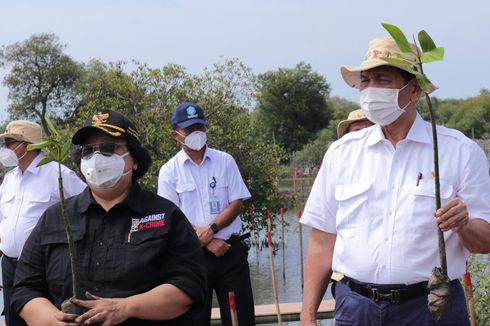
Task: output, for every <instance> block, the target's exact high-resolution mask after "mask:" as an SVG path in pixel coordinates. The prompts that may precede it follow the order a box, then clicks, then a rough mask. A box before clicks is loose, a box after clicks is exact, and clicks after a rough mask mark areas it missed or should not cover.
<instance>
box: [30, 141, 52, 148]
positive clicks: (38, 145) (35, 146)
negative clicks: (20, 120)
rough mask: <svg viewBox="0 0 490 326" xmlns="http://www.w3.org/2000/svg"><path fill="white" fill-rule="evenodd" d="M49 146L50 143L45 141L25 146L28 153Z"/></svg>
mask: <svg viewBox="0 0 490 326" xmlns="http://www.w3.org/2000/svg"><path fill="white" fill-rule="evenodd" d="M49 145H51V142H50V141H49V140H45V141H42V142H40V143H36V144H29V145H27V150H28V151H33V150H36V149H43V148H46V147H48V146H49Z"/></svg>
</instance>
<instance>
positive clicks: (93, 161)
mask: <svg viewBox="0 0 490 326" xmlns="http://www.w3.org/2000/svg"><path fill="white" fill-rule="evenodd" d="M127 155H129V152H126V153H124V154H123V155H118V154H112V155H109V156H107V155H105V154H102V153H101V152H94V153H93V154H92V155H89V156H88V158H82V162H81V164H80V170H82V174H83V175H84V176H85V179H86V180H87V182H88V183H89V184H90V185H92V186H94V187H96V188H111V187H114V186H115V185H116V183H117V182H118V181H119V179H121V178H122V177H123V176H125V175H126V174H128V173H129V172H130V171H131V170H129V171H127V172H124V165H125V162H124V159H123V157H125V156H127Z"/></svg>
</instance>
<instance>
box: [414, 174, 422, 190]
mask: <svg viewBox="0 0 490 326" xmlns="http://www.w3.org/2000/svg"><path fill="white" fill-rule="evenodd" d="M420 180H422V172H419V176H418V177H417V183H416V184H415V186H417V187H418V186H419V182H420Z"/></svg>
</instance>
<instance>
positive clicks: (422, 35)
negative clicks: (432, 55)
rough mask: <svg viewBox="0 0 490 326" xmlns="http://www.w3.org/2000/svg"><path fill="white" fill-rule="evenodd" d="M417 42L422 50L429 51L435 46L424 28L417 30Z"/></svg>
mask: <svg viewBox="0 0 490 326" xmlns="http://www.w3.org/2000/svg"><path fill="white" fill-rule="evenodd" d="M419 43H420V47H421V48H422V52H429V51H432V50H434V49H435V48H436V44H435V43H434V41H433V40H432V38H431V37H430V36H429V34H428V33H427V32H426V31H424V30H421V31H420V32H419Z"/></svg>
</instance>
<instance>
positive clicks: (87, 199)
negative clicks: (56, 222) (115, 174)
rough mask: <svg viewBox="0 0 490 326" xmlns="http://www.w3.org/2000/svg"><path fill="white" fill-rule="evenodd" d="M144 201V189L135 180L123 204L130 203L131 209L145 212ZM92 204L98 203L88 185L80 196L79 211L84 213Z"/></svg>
mask: <svg viewBox="0 0 490 326" xmlns="http://www.w3.org/2000/svg"><path fill="white" fill-rule="evenodd" d="M142 203H144V200H143V199H142V190H141V188H140V186H139V184H138V183H137V182H136V181H133V183H132V185H131V189H130V190H129V193H128V196H127V197H126V198H125V199H124V200H123V201H122V203H121V204H125V205H128V206H129V208H130V209H131V210H133V211H135V212H137V213H143V207H142ZM92 204H93V205H98V203H97V202H96V201H95V199H94V197H93V196H92V192H91V191H90V187H88V186H87V187H86V188H85V189H84V190H83V192H82V193H81V194H80V195H79V197H78V204H77V211H78V212H79V213H84V212H86V211H87V210H88V209H89V207H90V205H92Z"/></svg>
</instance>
